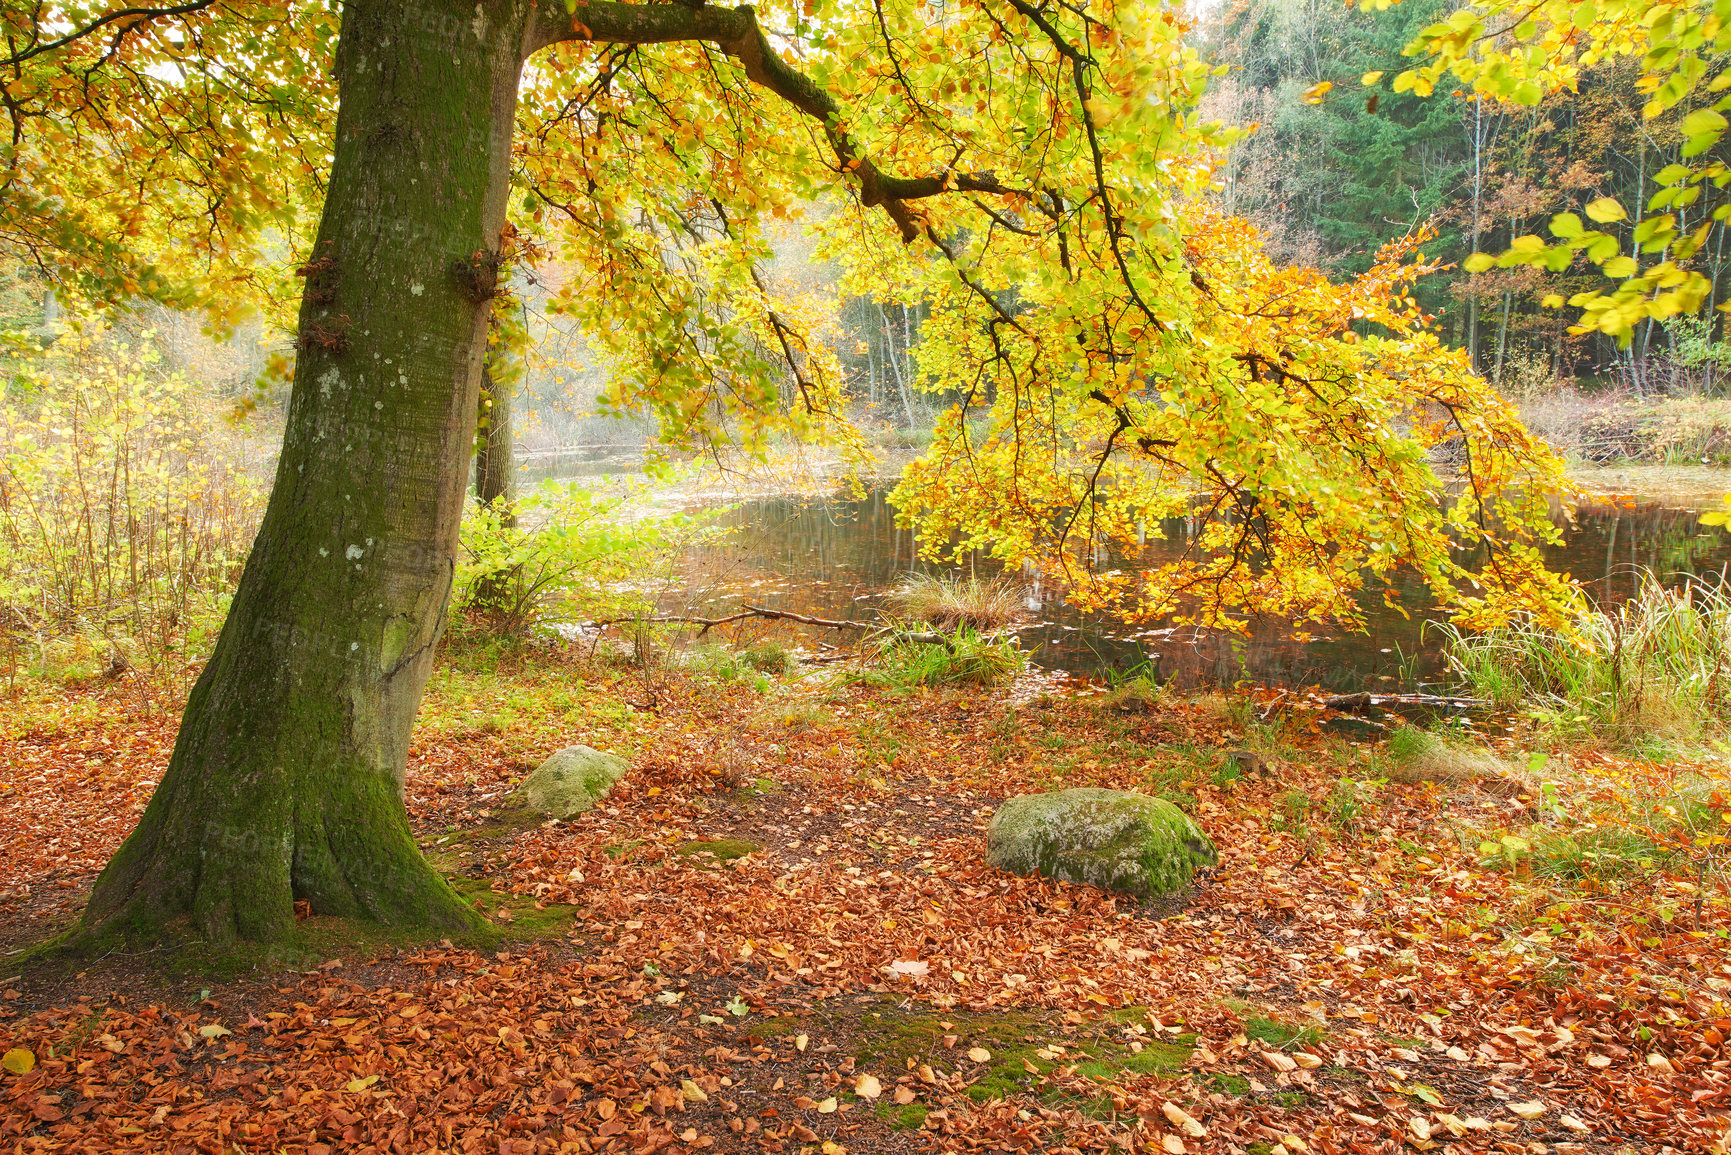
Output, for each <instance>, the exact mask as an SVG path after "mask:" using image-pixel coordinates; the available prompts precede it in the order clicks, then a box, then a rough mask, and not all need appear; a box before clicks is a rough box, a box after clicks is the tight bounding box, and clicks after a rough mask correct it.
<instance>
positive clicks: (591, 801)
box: [515, 746, 631, 818]
mask: <svg viewBox="0 0 1731 1155" xmlns="http://www.w3.org/2000/svg"><path fill="white" fill-rule="evenodd" d="M630 768H631V764H630V763H629V762H627V761H625V759H623V758H621V757H619V756H618V755H617V754H604V753H602V752H601V751H600V750H596V749H592V748H591V747H588V746H567V747H565V749H563V750H560V751H558V752H557V753H555V754H553V755H552V756H551V757H549V758H548V759H547V760H546V761H545V762H543V763H541V765H540V766H538V767H536V768H535V771H534V773H532V774H530V775H529V776H528V777H527V778H525V779H523V785H522V786H520V787H519V788H518V789H517V791H516V794H515V798H516V799H518V800H520V801H521V802H522V803H523V805H525V806H527V807H528V808H529V809H531V810H534V811H537V812H538V813H541V814H545V815H546V816H547V817H549V818H571V817H573V816H575V815H578V814H581V813H583V812H584V811H585V810H589V809H591V808H593V807H594V805H595V804H596V803H597V802H599V801H600V800H601V799H602V798H605V797H606V796H607V793H608V791H610V790H612V789H613V784H614V783H615V782H617V781H619V779H620V778H621V777H622V776H623V775H624V773H625V771H627V770H629V769H630Z"/></svg>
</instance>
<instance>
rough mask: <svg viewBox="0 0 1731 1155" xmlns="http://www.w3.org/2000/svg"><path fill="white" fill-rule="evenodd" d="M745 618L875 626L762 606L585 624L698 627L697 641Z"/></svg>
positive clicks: (600, 626) (833, 626)
mask: <svg viewBox="0 0 1731 1155" xmlns="http://www.w3.org/2000/svg"><path fill="white" fill-rule="evenodd" d="M747 618H768V619H770V620H772V621H788V622H798V623H799V624H800V625H802V626H823V627H825V628H826V629H831V630H875V629H877V628H878V627H877V623H875V622H844V621H838V620H836V619H834V618H814V617H812V616H811V615H810V614H796V613H794V612H793V611H792V610H772V609H768V608H766V607H764V606H750V605H748V606H746V607H745V608H744V609H742V610H740V611H739V612H738V613H736V614H728V615H726V616H725V617H719V618H705V617H699V616H697V615H695V614H655V615H653V616H651V617H642V618H609V619H607V620H606V621H602V622H590V623H589V624H590V625H592V626H594V627H595V628H596V629H604V628H605V627H607V626H623V625H637V624H641V625H681V626H701V627H703V628H702V629H700V630H698V631H697V636H698V637H700V638H701V637H702V636H703V635H704V634H707V633H708V632H709V631H710V630H712V629H714V628H715V627H716V626H725V625H729V624H731V623H733V622H739V621H744V620H745V619H747Z"/></svg>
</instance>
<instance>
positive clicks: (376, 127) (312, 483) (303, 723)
mask: <svg viewBox="0 0 1731 1155" xmlns="http://www.w3.org/2000/svg"><path fill="white" fill-rule="evenodd" d="M528 13H529V3H528V0H487V2H486V3H484V4H481V5H477V4H475V3H474V0H419V2H418V3H417V4H416V5H415V6H414V7H413V8H405V7H404V6H401V5H398V4H392V3H384V2H381V0H351V2H350V3H348V4H347V5H346V6H345V8H344V13H343V27H342V39H341V43H340V46H339V48H338V50H337V58H336V70H337V78H338V83H339V85H340V94H341V112H340V113H339V115H338V118H337V133H336V146H335V147H336V154H335V158H334V163H333V167H332V170H331V177H330V184H329V186H328V192H327V199H326V202H325V208H324V217H323V220H322V222H321V224H320V226H319V233H318V239H317V241H316V243H315V249H314V252H313V255H312V259H311V261H310V262H309V264H308V266H307V268H306V269H305V270H303V272H304V273H305V275H306V278H307V286H306V295H305V297H304V299H303V301H302V305H301V315H300V325H301V337H300V353H299V357H298V360H297V363H296V366H295V382H294V394H293V399H292V401H291V403H290V406H289V417H288V427H287V431H286V433H285V435H284V440H283V451H282V457H281V461H280V464H279V466H278V469H277V477H276V483H275V487H274V488H273V489H272V491H271V499H270V505H269V508H268V509H267V510H266V512H265V517H264V522H263V525H262V527H261V529H260V530H259V535H258V539H257V541H256V542H255V544H254V546H253V551H252V554H251V556H250V558H249V559H248V561H247V565H246V570H245V572H244V574H243V575H242V577H241V581H240V586H239V588H238V590H237V591H236V594H235V598H234V603H233V607H232V609H231V610H230V612H229V616H228V621H227V623H226V624H225V625H224V627H223V631H222V636H221V638H220V640H219V641H218V643H217V645H216V649H215V651H214V653H212V655H211V658H210V661H209V663H208V665H207V666H206V667H205V670H204V673H203V675H202V676H201V677H200V678H199V680H198V683H197V685H196V686H195V687H194V689H193V692H192V695H191V698H190V699H189V701H188V703H187V707H186V713H185V716H184V718H183V719H182V722H181V728H180V736H179V740H178V741H177V743H176V745H175V749H174V755H173V759H172V760H171V762H170V763H169V767H168V770H167V772H166V773H165V774H164V775H163V779H162V783H161V785H160V786H159V787H158V788H157V790H156V794H155V796H154V797H153V798H152V799H151V801H150V805H149V807H148V808H147V809H146V810H145V813H144V817H143V819H142V820H141V821H140V823H139V826H138V829H137V830H135V831H134V832H133V834H132V836H131V837H130V838H128V839H127V841H126V843H125V845H123V846H122V847H121V849H120V851H119V852H118V853H117V854H116V855H115V857H114V860H113V861H112V862H111V863H110V864H109V865H108V868H107V870H105V871H104V872H103V874H102V877H101V878H100V879H99V880H98V882H97V884H96V889H95V892H94V893H93V894H92V896H91V900H90V904H89V907H88V909H87V910H86V912H85V915H84V923H85V926H86V927H90V928H105V927H110V926H134V925H148V924H150V923H153V922H157V921H160V920H162V919H165V918H171V917H174V916H176V915H180V914H186V913H190V914H191V915H192V916H193V918H194V920H195V922H196V924H197V926H198V927H199V928H200V929H201V930H202V932H203V933H204V934H205V935H206V936H207V937H208V938H211V939H214V940H219V941H220V940H226V939H229V938H231V937H233V936H234V935H236V934H239V935H241V936H243V937H248V938H270V937H275V936H278V935H280V934H281V933H283V932H284V931H286V930H288V929H289V928H291V927H292V926H293V921H294V911H293V904H294V900H295V899H305V900H307V901H308V902H310V904H311V906H312V909H313V910H314V911H315V912H317V913H321V914H334V915H346V916H356V917H364V918H368V919H372V920H376V921H380V922H387V923H416V924H422V925H434V926H441V925H442V926H450V927H460V926H463V925H466V924H468V923H469V922H470V921H471V920H472V919H473V917H474V916H473V915H472V913H471V912H469V911H468V910H467V909H466V908H465V907H464V906H463V904H462V902H461V901H460V900H459V899H458V898H457V896H456V895H455V893H454V892H452V890H451V889H450V887H449V886H447V885H446V884H445V882H444V880H443V879H442V878H440V877H439V875H438V874H437V873H436V872H435V871H433V870H432V869H431V868H430V867H429V866H428V865H427V864H426V862H425V861H424V860H423V859H422V857H421V855H420V852H419V851H418V850H417V848H416V846H415V843H414V840H413V838H412V837H411V835H410V832H409V828H408V823H407V819H406V814H405V810H404V800H403V783H404V777H403V776H404V765H405V761H406V757H407V752H408V744H409V733H410V729H411V727H412V726H413V723H414V718H415V712H416V709H417V707H418V706H419V704H420V700H421V693H422V690H423V689H424V688H425V685H426V681H427V676H428V674H429V672H430V670H431V666H432V661H433V650H434V646H435V644H436V643H437V641H438V639H439V635H440V632H441V630H442V629H443V626H444V621H445V613H446V607H447V601H448V599H449V597H450V592H451V580H452V573H453V565H454V559H455V555H456V549H457V525H458V520H459V518H460V516H461V512H462V506H463V502H464V499H465V495H466V491H467V488H468V487H467V484H466V483H467V480H468V478H467V475H468V466H469V460H470V456H471V454H472V453H473V451H474V435H475V409H476V393H477V388H478V382H479V378H480V372H481V362H482V357H483V355H484V353H485V346H486V343H485V337H486V329H487V324H488V321H489V316H490V313H491V309H490V306H489V302H488V297H489V295H490V294H491V293H492V291H493V282H494V279H495V271H496V268H497V250H498V247H499V243H500V230H501V228H502V226H503V222H504V212H505V194H506V190H507V183H508V181H507V177H508V169H507V165H508V162H509V157H510V142H511V131H512V123H513V119H514V113H515V107H516V97H517V84H518V76H519V71H520V62H521V60H522V57H523V53H524V47H525V45H524V38H525V32H524V29H525V24H526V21H527V16H528Z"/></svg>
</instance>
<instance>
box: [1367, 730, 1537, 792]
mask: <svg viewBox="0 0 1731 1155" xmlns="http://www.w3.org/2000/svg"><path fill="white" fill-rule="evenodd" d="M1508 772H1509V767H1508V765H1507V763H1505V762H1504V761H1503V760H1502V759H1501V758H1498V757H1497V756H1496V754H1494V753H1493V752H1491V751H1490V750H1488V749H1486V748H1484V747H1483V746H1471V745H1467V744H1466V743H1463V742H1460V741H1456V740H1453V739H1449V738H1445V737H1443V736H1441V735H1438V734H1433V733H1431V732H1430V731H1428V730H1421V729H1419V728H1418V727H1416V726H1401V727H1399V728H1398V729H1396V730H1395V731H1394V732H1393V733H1392V734H1390V735H1389V737H1388V763H1387V767H1386V770H1385V773H1386V774H1387V776H1388V779H1389V781H1391V782H1401V783H1405V784H1407V785H1416V784H1418V783H1421V782H1441V783H1445V784H1447V785H1451V786H1458V785H1460V784H1462V783H1466V782H1476V781H1478V780H1479V779H1483V778H1489V779H1500V778H1504V777H1507V775H1508Z"/></svg>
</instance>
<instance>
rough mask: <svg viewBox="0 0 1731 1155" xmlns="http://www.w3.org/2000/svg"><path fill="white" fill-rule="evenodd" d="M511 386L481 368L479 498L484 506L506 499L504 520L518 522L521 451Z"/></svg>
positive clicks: (477, 452) (477, 453)
mask: <svg viewBox="0 0 1731 1155" xmlns="http://www.w3.org/2000/svg"><path fill="white" fill-rule="evenodd" d="M511 418H512V414H511V387H510V386H509V385H507V384H503V383H501V382H499V381H497V380H495V379H494V377H493V374H492V373H490V372H488V371H487V370H485V369H483V370H482V371H481V417H480V429H479V432H478V434H477V436H476V439H475V501H476V503H477V504H479V505H480V506H481V507H482V508H483V509H490V508H492V506H493V505H494V504H495V503H498V502H503V503H504V505H503V506H502V507H501V512H500V520H501V521H502V522H504V523H505V524H506V525H516V524H517V513H516V511H515V510H514V509H512V508H511V504H510V503H511V500H512V499H513V498H514V497H516V496H517V454H516V448H515V446H514V444H513V440H512V439H513V436H514V430H513V428H512V420H511Z"/></svg>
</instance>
